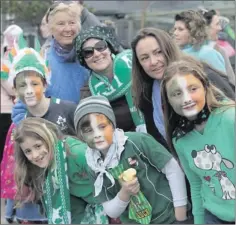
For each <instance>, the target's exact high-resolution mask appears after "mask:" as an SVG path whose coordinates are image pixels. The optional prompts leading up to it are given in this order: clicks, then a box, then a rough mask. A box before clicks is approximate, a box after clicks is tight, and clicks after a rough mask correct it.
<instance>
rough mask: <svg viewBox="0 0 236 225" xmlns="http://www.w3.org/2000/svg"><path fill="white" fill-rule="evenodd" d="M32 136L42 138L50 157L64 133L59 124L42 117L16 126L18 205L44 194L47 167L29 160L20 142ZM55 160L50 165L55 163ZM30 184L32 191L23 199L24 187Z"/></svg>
mask: <svg viewBox="0 0 236 225" xmlns="http://www.w3.org/2000/svg"><path fill="white" fill-rule="evenodd" d="M27 137H32V138H36V139H39V140H41V141H42V142H43V143H44V144H45V145H46V147H47V149H48V152H49V154H50V158H51V159H53V157H54V148H55V145H56V143H57V141H58V139H62V134H61V132H60V130H59V129H58V128H57V126H56V125H55V124H53V123H51V122H49V121H47V120H44V119H42V118H36V117H34V118H26V119H24V120H23V121H22V122H21V124H20V125H19V126H18V127H17V128H16V130H15V133H14V140H15V143H14V148H15V171H14V174H15V181H16V186H17V192H16V199H17V201H18V202H17V206H20V205H21V204H22V203H24V202H27V201H29V200H31V201H32V200H33V201H34V202H37V201H38V200H40V199H41V197H42V195H43V184H44V180H45V172H46V170H47V168H45V169H42V168H39V167H37V166H35V165H33V164H32V163H31V162H29V161H28V159H27V158H26V156H25V154H24V152H23V151H22V149H21V147H20V144H21V143H23V142H24V140H25V138H27ZM52 162H53V160H51V164H49V166H48V167H50V166H52V165H53V163H52ZM25 185H26V186H28V187H29V190H30V193H29V195H28V196H27V198H26V199H22V196H23V193H24V187H25Z"/></svg>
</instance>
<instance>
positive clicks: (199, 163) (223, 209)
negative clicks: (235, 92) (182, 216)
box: [173, 107, 235, 224]
mask: <svg viewBox="0 0 236 225" xmlns="http://www.w3.org/2000/svg"><path fill="white" fill-rule="evenodd" d="M234 142H235V108H234V107H231V108H228V109H227V110H225V109H223V108H222V109H217V110H215V111H214V112H212V113H211V115H210V116H209V118H208V120H207V122H206V125H205V128H204V132H203V133H200V132H198V131H197V130H192V131H191V132H189V133H188V134H186V135H185V136H183V137H181V138H179V139H178V140H176V138H174V139H173V144H174V147H175V149H176V151H177V154H178V156H179V159H180V163H181V164H182V166H183V168H184V172H185V173H186V176H187V178H188V180H189V183H190V186H191V198H192V203H193V215H194V223H195V224H202V223H204V209H207V210H208V211H210V212H211V213H212V214H214V215H215V216H217V217H218V218H220V219H221V220H224V221H229V222H232V221H234V220H235V208H234V205H235V168H234V165H235V156H234V152H235V145H234Z"/></svg>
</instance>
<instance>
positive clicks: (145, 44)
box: [135, 36, 166, 80]
mask: <svg viewBox="0 0 236 225" xmlns="http://www.w3.org/2000/svg"><path fill="white" fill-rule="evenodd" d="M135 51H136V55H137V58H138V61H139V63H140V65H141V66H142V67H143V70H144V71H145V72H146V74H147V75H148V76H149V77H151V78H153V79H157V80H161V79H162V77H163V73H164V70H165V67H166V60H165V57H164V55H163V53H162V50H161V47H160V46H159V44H158V42H157V40H156V39H155V38H154V37H151V36H150V37H145V38H143V39H141V40H140V41H139V42H138V44H137V46H136V49H135Z"/></svg>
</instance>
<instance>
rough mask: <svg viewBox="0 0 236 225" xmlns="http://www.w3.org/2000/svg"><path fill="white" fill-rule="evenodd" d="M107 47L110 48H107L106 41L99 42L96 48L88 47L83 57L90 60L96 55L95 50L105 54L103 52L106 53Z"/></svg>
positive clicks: (84, 50)
mask: <svg viewBox="0 0 236 225" xmlns="http://www.w3.org/2000/svg"><path fill="white" fill-rule="evenodd" d="M107 47H108V46H107V43H106V41H103V40H101V41H99V42H97V43H96V44H95V45H94V47H86V48H83V49H82V52H81V54H82V56H83V57H84V58H86V59H88V58H90V57H92V56H93V54H94V49H95V50H96V51H98V52H103V51H105V50H106V49H107Z"/></svg>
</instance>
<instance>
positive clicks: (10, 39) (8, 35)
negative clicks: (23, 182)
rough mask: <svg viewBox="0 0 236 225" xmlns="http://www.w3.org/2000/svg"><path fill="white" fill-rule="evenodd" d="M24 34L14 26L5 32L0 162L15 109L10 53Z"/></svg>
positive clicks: (2, 63) (0, 118)
mask: <svg viewBox="0 0 236 225" xmlns="http://www.w3.org/2000/svg"><path fill="white" fill-rule="evenodd" d="M22 34H23V30H22V29H21V28H20V27H19V26H17V25H15V24H13V25H10V26H9V27H7V29H6V30H5V31H4V32H3V39H4V43H3V54H2V57H1V114H0V124H1V133H0V160H1V161H2V155H3V149H4V145H5V138H6V135H7V131H8V128H9V127H10V125H11V112H12V107H13V100H14V92H13V89H12V84H11V83H10V82H9V76H8V71H9V68H10V64H11V60H10V58H9V53H10V52H11V51H13V50H14V48H15V47H17V44H18V41H19V36H20V35H22Z"/></svg>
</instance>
